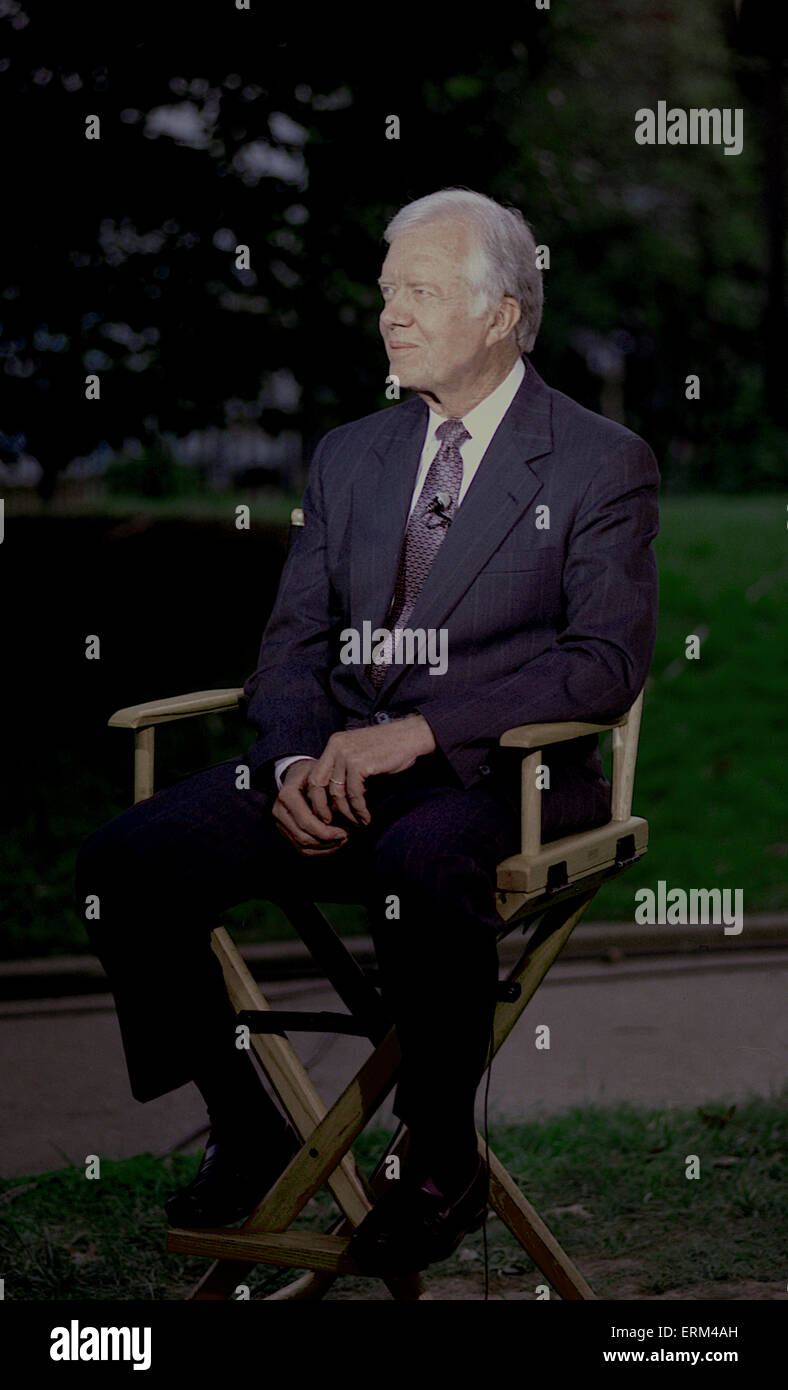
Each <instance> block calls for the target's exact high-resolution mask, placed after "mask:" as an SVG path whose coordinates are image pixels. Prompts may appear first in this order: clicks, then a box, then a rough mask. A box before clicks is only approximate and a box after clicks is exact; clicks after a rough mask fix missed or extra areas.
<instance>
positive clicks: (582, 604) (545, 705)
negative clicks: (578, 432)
mask: <svg viewBox="0 0 788 1390" xmlns="http://www.w3.org/2000/svg"><path fill="white" fill-rule="evenodd" d="M658 487H659V470H658V468H657V463H656V459H655V458H654V455H653V453H652V451H651V449H650V448H649V447H648V445H647V444H645V443H644V441H643V440H640V439H637V438H636V437H634V436H633V437H631V438H630V439H628V440H626V441H624V442H623V443H622V444H621V445H619V447H618V448H617V449H616V450H615V452H614V453H613V454H612V455H611V456H609V457H608V458H607V459H606V461H605V462H604V463H603V465H602V466H601V467H600V468H599V469H598V470H597V471H596V473H595V474H594V476H593V477H592V479H591V481H590V483H589V484H588V486H587V488H586V490H585V493H584V495H583V496H582V498H581V500H580V502H579V505H578V507H577V510H576V513H575V518H574V523H573V526H572V529H571V533H570V536H569V539H568V544H567V550H566V558H565V561H564V570H563V595H564V616H565V622H564V625H563V627H562V629H561V630H560V631H559V633H558V635H557V637H556V639H555V641H554V643H553V644H552V645H551V646H550V648H549V649H548V650H546V651H544V652H542V653H540V655H539V656H537V657H535V658H534V659H533V660H531V661H529V662H527V663H526V664H524V665H523V666H522V667H521V668H520V669H519V670H517V671H514V672H513V673H512V674H511V675H507V676H503V677H501V678H499V679H496V680H494V681H491V682H490V683H489V684H488V685H484V686H482V687H479V688H477V689H473V690H468V691H466V692H463V693H462V694H453V695H450V696H448V697H446V698H444V699H441V695H440V691H438V692H437V694H436V696H435V699H434V700H429V701H423V700H422V701H421V702H420V704H419V712H420V713H421V714H423V715H424V717H425V719H426V720H427V722H428V723H429V725H430V727H431V729H432V732H433V734H434V736H435V740H436V743H437V744H438V746H439V747H440V748H441V749H442V751H443V752H444V753H445V754H446V756H447V757H448V758H449V760H450V761H452V760H453V758H454V757H455V756H456V754H457V753H458V751H459V750H461V749H467V748H468V747H469V746H471V747H474V748H478V750H479V752H480V754H483V753H485V752H487V753H489V752H490V751H491V747H492V746H493V745H494V744H495V743H496V742H497V740H498V738H499V737H500V735H501V734H502V733H504V732H505V730H506V729H510V728H513V727H514V726H516V725H518V724H531V723H541V722H543V721H548V720H569V719H579V720H588V721H589V722H591V723H604V722H605V721H607V720H609V719H617V718H619V717H620V715H622V714H625V713H626V711H627V710H628V709H629V708H630V706H631V705H632V704H633V702H634V700H635V699H636V698H637V696H638V694H639V693H640V691H641V690H642V688H643V685H644V684H645V680H646V676H647V674H648V670H649V667H650V665H651V660H652V657H653V654H654V644H655V639H656V621H657V598H658V589H657V570H656V561H655V558H654V553H653V548H652V541H653V540H654V537H655V536H656V534H657V532H658V529H659V518H658V502H657V495H658ZM449 660H450V661H451V646H450V648H449ZM437 684H438V682H437V681H436V685H437ZM466 780H467V779H466Z"/></svg>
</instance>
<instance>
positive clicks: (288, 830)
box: [271, 758, 347, 854]
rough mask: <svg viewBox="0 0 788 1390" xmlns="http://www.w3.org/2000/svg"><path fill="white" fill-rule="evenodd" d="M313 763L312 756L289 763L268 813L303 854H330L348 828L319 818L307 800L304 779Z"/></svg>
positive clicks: (343, 837) (340, 844) (338, 845)
mask: <svg viewBox="0 0 788 1390" xmlns="http://www.w3.org/2000/svg"><path fill="white" fill-rule="evenodd" d="M316 766H317V764H316V763H315V760H314V759H313V758H301V759H299V761H298V762H297V763H291V764H290V766H289V768H288V769H287V771H286V772H285V775H284V777H283V779H282V786H281V789H280V792H279V795H278V797H277V798H276V801H275V802H274V804H273V807H272V810H271V814H272V816H273V817H274V820H275V821H276V823H277V825H278V827H279V829H280V830H281V831H282V834H283V835H284V836H285V837H286V838H287V839H288V840H289V841H290V843H291V844H293V845H295V847H296V849H297V850H300V851H301V853H302V854H333V853H334V851H335V850H338V849H341V848H342V846H343V845H344V844H345V842H346V840H347V831H346V830H341V829H340V828H339V826H332V825H328V826H327V825H326V822H325V820H322V819H321V820H319V819H318V817H317V816H316V815H315V813H314V811H313V810H312V807H311V805H310V803H309V801H308V800H307V797H306V794H305V788H306V781H307V778H308V776H309V773H310V771H311V770H312V768H313V767H316ZM330 819H331V818H330V817H329V821H330Z"/></svg>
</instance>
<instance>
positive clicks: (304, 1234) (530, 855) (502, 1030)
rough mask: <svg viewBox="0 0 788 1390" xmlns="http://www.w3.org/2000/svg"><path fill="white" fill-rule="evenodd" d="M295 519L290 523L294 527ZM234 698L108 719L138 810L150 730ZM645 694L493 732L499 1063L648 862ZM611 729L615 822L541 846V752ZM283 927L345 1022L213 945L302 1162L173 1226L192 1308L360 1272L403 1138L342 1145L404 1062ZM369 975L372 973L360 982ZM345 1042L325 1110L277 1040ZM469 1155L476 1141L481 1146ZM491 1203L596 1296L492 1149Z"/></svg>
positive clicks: (574, 1293) (149, 707) (149, 777)
mask: <svg viewBox="0 0 788 1390" xmlns="http://www.w3.org/2000/svg"><path fill="white" fill-rule="evenodd" d="M297 515H298V514H297V513H295V514H294V517H293V524H294V525H299V524H300V523H299V521H298V520H297ZM242 700H243V690H242V689H241V688H235V687H233V688H231V689H225V690H200V691H196V692H194V693H192V694H189V695H178V696H175V697H173V698H171V699H164V700H154V701H150V702H148V703H145V704H141V705H133V706H131V707H129V708H127V709H122V710H118V711H117V712H116V713H115V714H113V716H112V718H111V719H110V720H109V723H110V725H112V726H113V727H115V728H125V729H132V730H133V731H134V800H135V802H137V801H141V800H144V799H145V798H146V797H149V796H151V795H152V794H153V785H154V783H153V768H154V735H155V728H156V725H158V724H168V723H173V722H174V721H175V720H178V719H190V718H195V717H197V716H199V715H204V714H211V713H216V712H220V711H223V710H231V709H236V708H237V707H238V706H239V705H240V704H241V703H242ZM642 704H643V694H642V692H641V694H640V695H639V696H638V698H637V700H636V701H635V703H634V704H633V706H632V708H631V709H630V710H629V712H628V713H627V714H625V715H623V716H622V717H621V718H620V719H617V720H613V721H611V722H610V723H608V724H590V723H582V722H565V723H550V724H525V725H521V726H519V727H518V728H514V729H509V730H507V732H506V733H504V734H503V735H502V736H501V739H500V743H501V744H502V745H503V746H504V747H510V748H521V749H523V750H524V757H523V764H522V812H523V819H522V845H521V850H520V853H519V854H516V855H513V856H511V857H510V858H508V859H506V860H504V861H503V862H502V863H501V864H500V865H499V866H498V876H497V887H498V891H497V895H496V903H497V909H498V913H499V915H500V917H501V928H500V930H499V932H498V936H497V940H498V941H499V942H500V941H501V940H502V939H503V938H504V937H505V936H507V935H508V934H509V933H510V932H511V931H512V930H514V928H515V927H516V926H519V925H520V924H521V923H522V924H524V925H523V932H524V933H529V935H528V939H527V941H526V942H525V944H524V949H523V952H522V954H521V956H520V957H519V959H518V961H517V962H516V964H515V965H514V966H513V968H512V969H511V970H510V972H509V974H508V976H507V977H506V979H505V980H504V981H502V982H501V984H500V985H499V998H498V1003H497V1005H496V1010H495V1016H494V1024H493V1039H492V1052H491V1055H490V1053H489V1052H488V1061H491V1060H492V1057H494V1056H495V1054H496V1053H497V1052H498V1049H499V1048H500V1047H501V1046H502V1044H503V1043H504V1042H505V1040H506V1038H507V1037H508V1035H509V1033H510V1032H511V1031H512V1029H513V1028H514V1026H515V1024H516V1023H517V1021H518V1019H519V1018H520V1015H521V1014H522V1012H523V1010H524V1009H525V1007H526V1005H527V1004H528V1002H529V1001H530V999H531V998H532V997H533V995H534V993H535V991H536V990H537V989H538V987H539V985H540V984H541V982H542V980H543V979H544V976H545V975H546V974H547V971H548V970H549V969H550V966H551V965H552V963H553V961H554V960H555V959H556V957H557V956H558V955H559V954H560V952H561V951H562V950H563V947H564V946H565V944H566V942H567V941H568V939H569V937H570V935H571V933H572V931H573V930H574V928H575V927H576V925H577V923H578V922H579V921H580V919H581V918H582V916H583V914H584V913H585V911H586V909H587V908H588V905H589V903H590V902H591V901H592V899H593V898H594V896H595V895H596V893H597V892H598V890H599V888H600V887H601V885H602V884H603V883H604V882H606V881H607V880H608V879H610V878H613V877H615V876H617V875H618V874H619V873H621V872H623V871H624V870H625V869H626V868H627V867H628V866H629V865H630V864H631V863H634V862H635V861H636V860H637V859H639V858H640V857H641V856H642V855H643V854H644V853H645V852H646V848H647V844H648V826H647V823H646V821H645V820H642V819H641V818H640V817H634V816H632V815H631V806H632V791H633V785H634V776H635V764H636V759H637V746H638V737H639V731H640V719H641V711H642ZM607 730H612V732H613V773H612V804H611V812H612V814H611V819H610V821H609V822H608V824H607V825H605V826H602V827H600V828H599V829H596V830H589V831H585V832H582V833H580V834H576V835H568V836H564V837H562V838H561V839H558V840H554V841H552V842H550V843H548V844H547V845H543V844H542V843H541V834H540V828H539V827H540V824H541V791H540V790H539V781H540V778H539V776H538V771H539V768H540V764H541V754H542V749H543V748H545V747H548V746H551V745H553V744H555V743H559V742H563V741H565V740H567V739H573V738H580V737H582V736H583V735H586V734H599V733H604V732H606V731H607ZM283 906H284V907H285V910H286V912H287V915H288V917H289V918H290V921H291V922H292V924H293V925H294V926H295V928H296V930H297V931H298V933H299V935H300V936H301V938H302V940H304V941H305V942H306V944H307V946H308V947H309V949H310V951H311V953H312V955H313V956H314V957H315V958H316V960H317V961H318V963H319V964H320V965H321V967H322V969H323V971H324V973H325V974H326V976H327V978H328V979H329V980H330V982H331V983H332V985H333V986H334V988H335V989H336V991H337V993H338V995H339V997H340V999H341V1000H342V1002H343V1003H344V1004H345V1005H346V1007H347V1008H348V1010H349V1013H348V1014H308V1013H301V1012H298V1013H281V1012H278V1011H277V1010H274V1009H272V1008H271V1006H270V1004H269V1003H268V1000H267V999H266V998H265V996H264V994H263V993H262V991H261V990H260V988H259V986H258V985H257V983H256V982H255V980H254V979H253V978H252V975H251V973H250V971H249V969H248V967H247V966H246V964H245V962H244V960H243V958H242V956H241V954H240V952H239V951H238V949H237V948H236V946H235V945H234V943H233V942H232V940H231V938H230V936H229V935H228V933H227V932H226V931H225V929H224V928H223V927H217V928H216V929H215V930H214V931H213V933H212V937H211V944H212V947H213V950H214V952H215V953H216V955H217V956H218V958H219V960H220V962H221V965H222V970H223V972H224V978H225V982H226V985H227V991H228V994H229V997H230V1000H231V1001H232V1004H233V1007H234V1008H235V1010H236V1014H237V1016H238V1018H239V1021H240V1022H246V1023H248V1024H249V1026H250V1034H251V1036H250V1042H251V1046H252V1048H253V1049H254V1052H255V1054H256V1056H257V1058H258V1060H259V1062H260V1064H261V1066H262V1069H263V1071H264V1073H265V1075H266V1077H267V1078H268V1081H269V1082H270V1084H271V1086H272V1087H273V1089H274V1091H275V1092H276V1095H277V1096H278V1098H279V1101H280V1103H281V1104H282V1106H283V1108H284V1110H285V1111H286V1113H287V1115H288V1116H289V1118H290V1121H291V1123H292V1124H293V1126H294V1128H295V1129H296V1131H297V1133H298V1134H299V1136H300V1138H301V1139H302V1141H303V1143H302V1147H301V1149H300V1151H299V1152H298V1153H297V1154H296V1155H295V1156H294V1157H293V1159H292V1160H291V1162H290V1163H289V1165H288V1167H287V1168H286V1169H285V1170H284V1172H283V1173H282V1174H281V1176H280V1177H279V1178H278V1180H277V1181H276V1183H275V1184H274V1186H273V1187H272V1188H271V1189H270V1191H269V1192H267V1193H266V1194H265V1196H264V1197H263V1198H262V1200H261V1201H260V1202H259V1204H258V1206H257V1207H256V1209H255V1211H254V1212H253V1213H252V1214H251V1215H250V1216H249V1217H248V1219H247V1220H246V1221H245V1222H244V1224H243V1225H242V1226H241V1227H240V1229H228V1228H227V1227H215V1228H214V1227H206V1228H201V1229H199V1230H186V1229H178V1228H172V1229H171V1230H170V1231H169V1234H168V1237H167V1249H168V1250H171V1251H180V1252H184V1253H189V1254H195V1255H203V1256H206V1257H208V1258H211V1259H212V1260H213V1264H212V1265H211V1266H210V1268H209V1269H208V1271H207V1272H206V1274H205V1276H204V1277H203V1278H202V1279H201V1280H200V1282H199V1284H198V1286H197V1288H196V1289H195V1290H194V1291H193V1293H192V1294H191V1297H192V1298H194V1299H203V1300H208V1299H213V1300H216V1299H221V1300H224V1299H228V1298H231V1297H232V1295H233V1293H234V1292H235V1291H236V1290H237V1289H238V1286H239V1285H240V1284H242V1283H243V1281H244V1279H245V1278H246V1276H247V1275H248V1273H249V1271H250V1270H251V1269H253V1268H254V1266H255V1265H256V1264H258V1263H263V1264H272V1265H282V1266H286V1267H290V1268H294V1269H298V1270H302V1271H305V1272H304V1273H302V1274H301V1275H300V1276H299V1277H298V1278H297V1279H295V1280H293V1281H291V1282H290V1283H289V1284H287V1286H286V1287H284V1288H282V1289H280V1290H278V1291H277V1292H276V1293H273V1294H270V1295H268V1298H269V1299H271V1300H280V1299H315V1298H320V1297H322V1295H323V1294H324V1293H325V1292H326V1291H327V1289H328V1288H329V1287H330V1286H331V1284H332V1282H333V1281H334V1279H335V1278H336V1277H337V1275H341V1274H357V1275H364V1274H365V1271H364V1270H363V1269H362V1268H360V1267H359V1266H357V1265H356V1264H355V1263H354V1261H353V1260H351V1259H350V1257H349V1256H348V1255H347V1253H346V1251H347V1244H348V1239H349V1236H350V1234H351V1232H352V1231H353V1229H354V1228H355V1227H356V1226H358V1225H359V1223H360V1222H361V1221H362V1220H363V1218H364V1217H365V1215H366V1214H367V1212H368V1211H369V1210H370V1208H371V1206H372V1204H373V1203H374V1201H375V1200H376V1198H377V1196H378V1195H380V1193H381V1192H382V1191H383V1190H384V1188H385V1185H386V1181H387V1180H386V1177H385V1160H386V1158H387V1157H389V1156H390V1155H393V1154H396V1155H397V1156H398V1157H400V1158H404V1156H405V1154H406V1152H407V1133H408V1132H407V1128H406V1126H405V1125H404V1124H400V1126H399V1128H398V1130H397V1132H396V1133H395V1135H394V1137H393V1139H392V1141H391V1143H390V1145H389V1146H388V1150H387V1153H386V1154H384V1155H382V1156H381V1159H380V1161H379V1163H378V1165H377V1167H376V1169H375V1170H374V1172H373V1173H372V1175H371V1177H370V1179H369V1180H368V1181H367V1179H366V1178H365V1177H364V1175H363V1174H362V1173H360V1172H359V1170H358V1168H357V1166H356V1163H355V1159H354V1157H353V1154H352V1153H351V1152H350V1150H351V1146H352V1144H353V1143H354V1141H355V1140H356V1138H357V1137H358V1135H359V1134H360V1133H361V1132H362V1130H363V1129H364V1128H365V1127H366V1125H367V1124H368V1123H369V1121H370V1120H371V1119H372V1117H373V1116H374V1114H375V1112H376V1111H377V1110H378V1109H379V1107H380V1105H381V1104H382V1103H383V1101H384V1100H385V1098H386V1096H387V1095H388V1093H389V1091H390V1090H391V1089H392V1087H393V1086H394V1084H395V1081H396V1074H397V1068H398V1066H399V1063H400V1060H401V1054H400V1050H399V1044H398V1041H397V1034H396V1028H394V1027H393V1026H392V1025H391V1021H390V1019H389V1018H388V1017H387V1015H386V1010H385V1008H384V1005H383V1002H382V1000H381V998H380V995H379V994H378V991H377V989H376V988H375V987H374V984H373V983H372V979H371V978H370V973H369V972H368V973H365V972H363V971H362V970H361V968H360V966H359V965H358V963H357V962H356V961H355V959H354V957H353V956H352V954H351V952H350V951H349V950H348V949H347V947H346V946H345V944H344V942H342V941H341V940H340V938H339V937H338V936H337V935H336V934H335V932H334V931H333V929H332V927H331V926H330V924H329V922H328V921H327V920H326V918H325V917H324V915H323V914H322V912H321V911H320V910H319V908H318V907H317V906H316V904H315V903H313V902H311V901H309V900H307V899H305V898H303V897H299V896H298V894H297V893H296V892H294V894H293V896H292V898H291V899H290V900H289V901H288V902H287V903H286V904H283ZM372 973H374V972H372ZM288 1029H290V1030H292V1031H294V1032H301V1031H309V1030H311V1031H322V1032H329V1031H333V1032H343V1033H355V1034H361V1035H363V1036H366V1037H368V1038H369V1039H370V1042H371V1043H372V1045H373V1050H372V1052H371V1054H370V1056H369V1057H368V1058H367V1060H366V1061H365V1062H364V1064H363V1066H362V1067H361V1069H360V1070H359V1072H358V1073H357V1074H356V1075H355V1076H354V1077H353V1078H352V1079H351V1081H350V1082H349V1083H348V1085H347V1086H346V1087H345V1089H344V1091H343V1092H342V1094H341V1095H340V1096H339V1098H338V1099H337V1100H336V1101H335V1103H334V1104H333V1105H332V1106H331V1108H330V1109H327V1108H326V1106H325V1104H324V1103H323V1101H322V1099H321V1097H320V1095H319V1094H318V1092H317V1090H316V1089H315V1087H314V1085H313V1083H312V1081H311V1079H310V1077H309V1074H308V1072H307V1071H306V1068H305V1067H304V1065H303V1063H302V1062H301V1060H300V1058H299V1057H298V1054H297V1053H296V1052H295V1050H294V1048H293V1046H292V1044H291V1043H290V1042H289V1041H288V1039H287V1037H286V1032H287V1030H288ZM477 1138H478V1142H479V1147H480V1152H482V1153H483V1154H484V1153H485V1144H484V1139H483V1138H482V1136H481V1135H477ZM489 1160H490V1206H491V1207H492V1209H493V1210H494V1211H495V1212H496V1213H497V1215H498V1216H499V1217H500V1218H501V1220H502V1221H503V1222H504V1224H505V1225H506V1226H507V1227H508V1228H509V1230H510V1231H511V1232H512V1234H513V1235H514V1236H515V1238H516V1240H517V1241H518V1242H519V1244H520V1245H521V1246H522V1248H523V1249H524V1250H526V1251H527V1253H528V1254H529V1255H530V1257H531V1259H532V1260H533V1261H534V1263H535V1264H536V1266H537V1268H538V1269H539V1270H541V1272H542V1274H543V1275H544V1277H545V1279H546V1280H547V1282H548V1283H549V1284H550V1285H551V1286H552V1287H553V1288H554V1289H555V1291H556V1293H558V1294H559V1296H560V1297H561V1298H565V1299H593V1298H595V1294H594V1293H593V1291H592V1290H591V1288H590V1287H589V1285H588V1283H587V1282H586V1280H585V1279H584V1278H583V1275H582V1274H581V1273H580V1271H579V1270H578V1269H577V1268H576V1266H575V1265H574V1264H573V1262H572V1260H571V1259H570V1258H569V1256H568V1255H567V1254H566V1252H565V1251H564V1250H562V1248H561V1246H560V1245H559V1244H558V1241H557V1240H556V1239H555V1237H554V1236H553V1235H552V1233H551V1232H550V1230H549V1229H548V1228H547V1226H546V1225H545V1224H544V1222H543V1221H542V1220H541V1218H540V1216H539V1214H538V1213H537V1212H536V1211H535V1209H534V1208H533V1207H532V1206H531V1204H530V1203H529V1202H528V1201H527V1199H526V1198H525V1196H524V1195H523V1193H522V1192H521V1191H520V1189H519V1187H518V1186H517V1183H516V1182H515V1181H514V1179H513V1178H512V1177H511V1176H510V1174H509V1173H508V1172H507V1171H506V1169H505V1168H504V1167H503V1165H502V1164H501V1163H500V1161H499V1160H498V1158H497V1157H496V1156H495V1154H494V1153H493V1152H492V1150H490V1151H489ZM323 1183H326V1184H327V1185H328V1187H329V1189H330V1191H331V1193H332V1195H333V1197H334V1200H335V1201H336V1203H337V1205H338V1207H339V1209H340V1211H341V1213H342V1215H341V1217H340V1218H339V1219H338V1221H336V1222H335V1223H334V1226H333V1227H332V1228H331V1230H330V1231H329V1232H328V1233H326V1234H317V1233H314V1232H309V1231H305V1230H299V1229H297V1228H295V1227H293V1224H292V1223H293V1222H294V1221H295V1220H296V1218H297V1217H298V1215H299V1213H300V1212H301V1211H302V1210H303V1208H304V1207H305V1206H306V1204H307V1202H308V1201H309V1199H310V1198H311V1197H312V1195H313V1194H314V1193H315V1192H316V1191H317V1189H318V1188H319V1187H320V1186H321V1185H322V1184H323ZM384 1283H385V1284H386V1285H387V1287H388V1288H389V1290H390V1292H391V1293H392V1295H393V1297H394V1298H396V1299H400V1300H414V1299H418V1300H422V1299H429V1298H430V1297H431V1295H430V1294H429V1292H428V1290H427V1289H426V1287H425V1284H424V1281H423V1279H422V1277H421V1275H418V1274H414V1275H411V1276H402V1277H392V1278H386V1279H385V1280H384Z"/></svg>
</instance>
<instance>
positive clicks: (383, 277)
mask: <svg viewBox="0 0 788 1390" xmlns="http://www.w3.org/2000/svg"><path fill="white" fill-rule="evenodd" d="M377 284H378V285H390V284H391V280H390V279H389V277H388V276H386V275H379V276H378V278H377ZM405 284H406V285H408V286H413V285H428V286H429V288H430V289H432V290H436V289H437V288H438V286H437V285H436V283H435V281H434V280H406V281H405Z"/></svg>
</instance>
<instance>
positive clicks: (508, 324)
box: [487, 294, 523, 344]
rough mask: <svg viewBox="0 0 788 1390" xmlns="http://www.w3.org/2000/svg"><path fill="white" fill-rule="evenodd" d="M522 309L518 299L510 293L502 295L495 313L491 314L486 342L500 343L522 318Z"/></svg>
mask: <svg viewBox="0 0 788 1390" xmlns="http://www.w3.org/2000/svg"><path fill="white" fill-rule="evenodd" d="M522 316H523V314H522V309H521V308H520V305H519V303H518V301H517V300H516V299H515V298H514V296H513V295H511V294H506V295H504V297H503V299H502V300H501V302H500V304H499V305H498V307H497V309H496V310H495V313H494V314H493V316H492V323H491V325H490V329H489V332H488V335H487V338H488V342H489V343H490V344H492V343H502V342H503V341H504V339H506V338H508V337H509V334H510V333H513V332H514V330H515V329H516V327H517V325H518V323H519V322H520V319H521V318H522Z"/></svg>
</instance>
